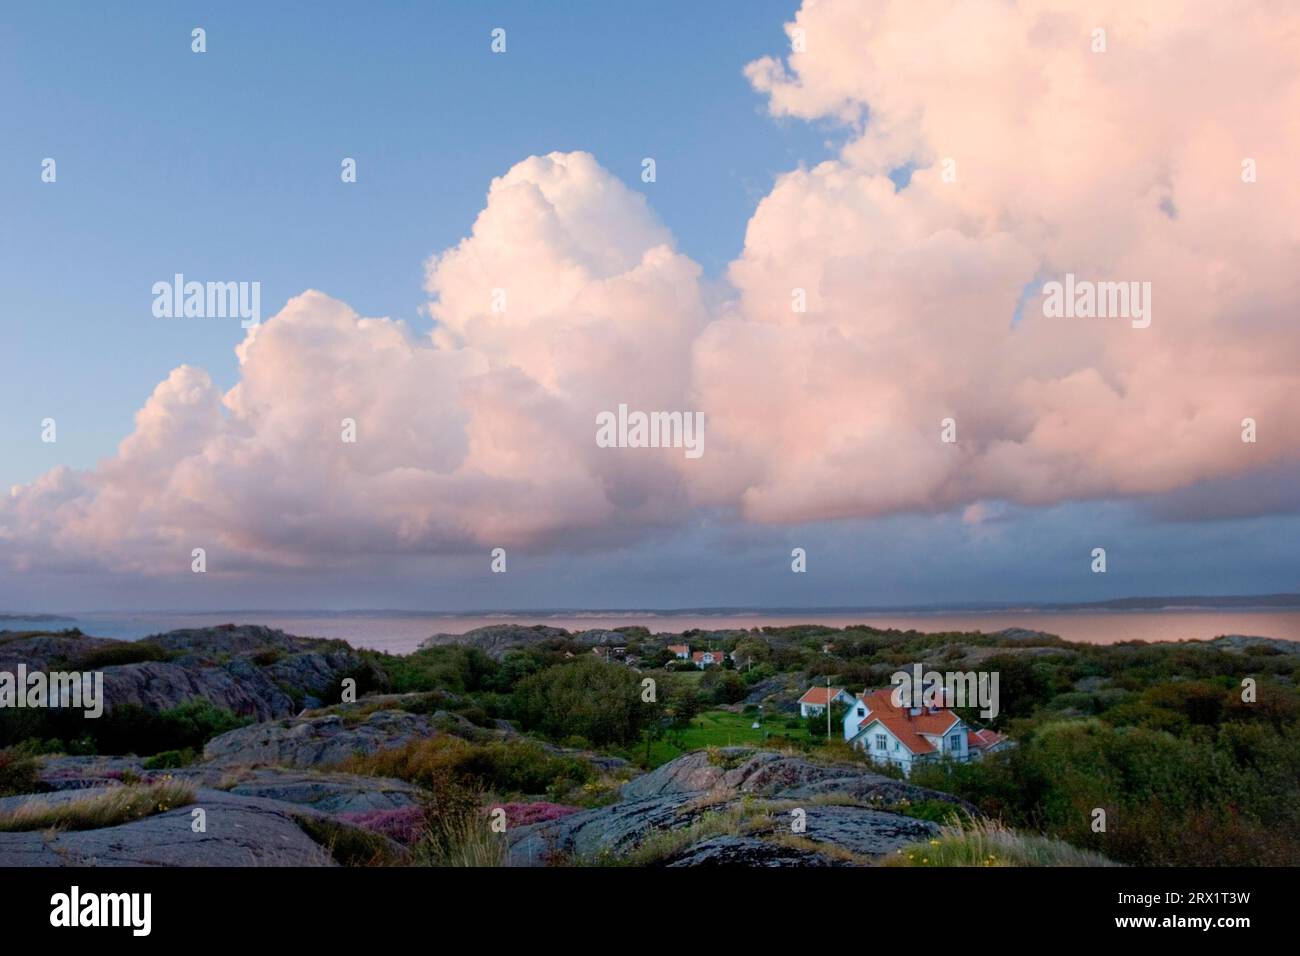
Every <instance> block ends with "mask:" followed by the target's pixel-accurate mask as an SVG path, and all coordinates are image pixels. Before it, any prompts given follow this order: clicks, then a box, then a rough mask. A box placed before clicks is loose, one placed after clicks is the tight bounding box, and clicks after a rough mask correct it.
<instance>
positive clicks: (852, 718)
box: [844, 688, 1010, 773]
mask: <svg viewBox="0 0 1300 956" xmlns="http://www.w3.org/2000/svg"><path fill="white" fill-rule="evenodd" d="M844 739H845V740H847V741H848V742H849V743H850V744H851V745H852V746H854V747H857V748H858V749H859V750H862V751H865V752H866V753H867V754H868V755H869V756H870V757H871V758H872V759H873V760H876V761H879V762H881V763H892V764H898V765H899V766H900V767H902V768H903V771H904V772H905V773H906V772H909V771H910V770H911V767H912V764H914V763H918V762H920V761H923V760H937V759H940V758H948V759H950V760H962V761H965V760H971V759H978V758H979V757H980V756H982V755H983V754H986V753H989V752H990V751H993V750H997V749H1001V748H1003V747H1007V746H1010V741H1009V740H1008V739H1007V738H1006V737H1005V736H1003V735H1002V734H999V733H997V732H995V731H992V730H976V729H975V728H972V727H969V726H967V724H966V722H965V721H963V720H962V719H961V718H960V717H958V716H957V715H956V714H954V713H953V712H952V711H951V710H948V709H947V708H942V707H896V706H894V700H893V690H892V689H889V688H886V689H884V690H875V691H867V692H864V693H861V694H859V695H858V697H857V699H856V700H855V701H854V702H853V704H852V705H851V706H850V707H849V712H848V713H847V714H845V715H844Z"/></svg>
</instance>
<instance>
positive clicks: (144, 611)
mask: <svg viewBox="0 0 1300 956" xmlns="http://www.w3.org/2000/svg"><path fill="white" fill-rule="evenodd" d="M1276 610H1300V594H1292V593H1283V594H1243V595H1175V596H1155V597H1149V596H1143V597H1126V598H1111V599H1108V600H1104V601H1044V602H1034V601H1001V602H1000V601H979V602H955V603H952V604H877V605H813V606H799V607H786V606H773V607H755V606H725V605H724V606H715V607H675V608H590V607H582V608H578V607H554V608H504V609H492V608H470V609H464V610H430V609H427V608H416V609H402V608H347V609H339V610H326V609H322V608H215V609H193V608H190V609H168V608H135V609H129V610H104V609H97V610H82V611H69V612H66V613H61V614H50V613H42V614H17V613H0V621H3V620H21V621H76V620H77V619H78V617H79V616H85V617H93V616H98V615H106V614H111V615H120V616H129V615H154V614H158V615H173V616H185V615H194V616H212V615H221V614H228V615H236V616H237V615H241V614H258V615H276V616H283V617H290V616H310V617H339V618H346V617H362V618H383V617H405V618H412V617H429V618H466V617H505V618H548V617H550V618H561V617H562V618H582V617H593V618H610V617H744V616H755V617H765V616H774V617H797V616H800V615H812V616H817V617H825V616H833V615H845V614H865V615H876V614H908V615H912V614H932V615H945V614H1044V613H1056V614H1059V613H1070V612H1073V611H1092V612H1095V611H1162V612H1171V613H1176V612H1179V611H1276Z"/></svg>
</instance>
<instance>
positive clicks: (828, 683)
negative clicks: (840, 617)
mask: <svg viewBox="0 0 1300 956" xmlns="http://www.w3.org/2000/svg"><path fill="white" fill-rule="evenodd" d="M989 713H992V711H989ZM826 742H827V743H830V742H831V679H830V678H829V677H827V678H826Z"/></svg>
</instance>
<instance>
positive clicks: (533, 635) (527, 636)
mask: <svg viewBox="0 0 1300 956" xmlns="http://www.w3.org/2000/svg"><path fill="white" fill-rule="evenodd" d="M569 636H570V634H569V632H568V631H566V630H565V629H564V628H562V627H547V626H546V625H544V624H536V625H533V626H524V625H522V624H490V625H488V626H487V627H476V628H474V629H473V630H472V631H466V632H465V633H464V634H435V635H433V637H430V638H428V639H427V640H426V641H424V643H422V644H421V645H420V649H421V650H424V649H426V648H430V647H438V646H441V645H445V644H464V645H466V646H468V647H476V648H478V649H479V650H481V651H482V652H483V653H485V654H487V655H488V656H489V657H491V658H493V659H494V660H500V659H501V658H503V657H504V656H505V655H506V652H507V651H512V650H514V649H515V648H519V647H527V646H528V645H529V644H536V643H538V642H540V641H553V640H557V639H561V638H567V637H569Z"/></svg>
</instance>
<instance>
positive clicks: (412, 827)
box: [338, 804, 427, 846]
mask: <svg viewBox="0 0 1300 956" xmlns="http://www.w3.org/2000/svg"><path fill="white" fill-rule="evenodd" d="M338 816H339V819H340V820H345V821H347V822H348V823H352V824H355V825H356V826H359V827H361V828H362V829H365V830H370V831H371V832H372V833H378V834H381V835H383V836H386V837H388V838H389V839H390V840H395V841H397V842H398V843H400V844H402V845H403V846H414V845H415V844H416V843H418V842H419V841H420V840H422V839H423V838H424V835H425V832H426V829H427V828H426V825H425V818H424V810H423V809H422V808H421V807H419V806H417V805H415V804H412V805H411V806H409V807H396V808H394V809H391V810H360V811H354V812H351V813H340V814H339V815H338Z"/></svg>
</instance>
